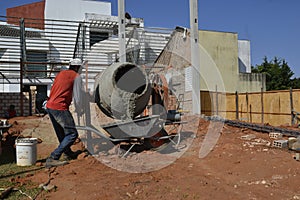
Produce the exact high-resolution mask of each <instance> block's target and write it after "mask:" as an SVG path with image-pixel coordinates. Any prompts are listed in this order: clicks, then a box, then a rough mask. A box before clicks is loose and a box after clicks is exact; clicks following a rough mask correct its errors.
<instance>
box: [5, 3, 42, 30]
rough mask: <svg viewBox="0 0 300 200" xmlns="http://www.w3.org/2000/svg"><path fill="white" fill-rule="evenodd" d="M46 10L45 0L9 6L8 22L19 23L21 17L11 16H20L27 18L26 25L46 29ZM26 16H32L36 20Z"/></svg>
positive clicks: (7, 10) (7, 12)
mask: <svg viewBox="0 0 300 200" xmlns="http://www.w3.org/2000/svg"><path fill="white" fill-rule="evenodd" d="M44 11H45V0H43V1H40V2H36V3H31V4H26V5H23V6H17V7H13V8H7V9H6V16H7V23H9V24H16V25H19V19H16V18H10V17H18V18H24V19H25V26H26V27H30V28H38V29H44ZM26 18H31V19H34V20H30V19H26ZM36 19H38V20H36Z"/></svg>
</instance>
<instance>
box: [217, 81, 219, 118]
mask: <svg viewBox="0 0 300 200" xmlns="http://www.w3.org/2000/svg"><path fill="white" fill-rule="evenodd" d="M216 115H219V100H218V86H217V85H216Z"/></svg>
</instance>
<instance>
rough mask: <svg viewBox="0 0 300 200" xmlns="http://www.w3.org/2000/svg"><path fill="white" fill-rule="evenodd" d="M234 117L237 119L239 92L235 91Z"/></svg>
mask: <svg viewBox="0 0 300 200" xmlns="http://www.w3.org/2000/svg"><path fill="white" fill-rule="evenodd" d="M235 119H236V120H238V119H239V94H238V92H237V91H236V92H235Z"/></svg>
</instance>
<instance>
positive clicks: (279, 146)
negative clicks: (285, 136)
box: [272, 140, 288, 149]
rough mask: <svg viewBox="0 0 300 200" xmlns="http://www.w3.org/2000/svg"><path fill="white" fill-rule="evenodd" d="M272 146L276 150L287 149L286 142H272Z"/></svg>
mask: <svg viewBox="0 0 300 200" xmlns="http://www.w3.org/2000/svg"><path fill="white" fill-rule="evenodd" d="M272 146H273V147H277V148H282V149H283V148H287V146H288V140H274V141H273V144H272Z"/></svg>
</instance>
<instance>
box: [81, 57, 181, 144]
mask: <svg viewBox="0 0 300 200" xmlns="http://www.w3.org/2000/svg"><path fill="white" fill-rule="evenodd" d="M158 79H159V80H160V82H164V83H165V80H164V78H163V77H161V78H160V77H159V76H154V78H153V77H152V79H151V80H150V78H149V76H148V74H147V73H146V70H145V68H144V67H140V66H137V65H135V64H132V63H115V64H113V65H111V66H109V67H108V68H107V69H106V70H104V71H103V72H102V73H101V75H100V76H99V77H98V78H97V79H96V80H95V88H94V91H95V103H96V104H97V105H98V107H99V108H100V110H101V111H102V112H103V113H104V114H105V115H106V116H108V117H110V118H114V119H116V120H115V121H116V122H113V123H109V124H105V125H102V126H101V130H95V129H93V128H91V127H77V128H78V129H81V128H82V129H85V130H90V131H93V132H96V133H97V134H99V135H100V136H102V137H105V138H107V139H109V140H110V141H112V142H114V143H120V142H127V143H128V144H129V145H131V147H130V149H131V148H133V147H134V146H135V145H136V144H140V145H144V146H145V147H146V148H157V147H160V146H162V145H163V144H166V143H168V142H169V141H170V138H171V137H174V136H172V135H170V134H169V133H168V132H167V131H166V129H165V127H166V126H168V125H174V124H176V125H178V124H180V123H181V120H180V119H179V120H178V117H175V116H178V113H177V112H174V110H172V111H171V112H169V111H168V109H167V107H166V101H165V100H166V99H167V98H166V96H165V95H166V94H168V92H167V86H166V83H165V84H164V86H163V87H161V85H160V84H157V83H156V82H157V80H158ZM162 88H163V89H164V90H165V91H164V92H161V91H159V90H160V89H162ZM162 93H164V96H161V94H162ZM149 106H150V107H151V109H149ZM146 110H147V112H145V111H146ZM108 135H109V136H108ZM130 149H129V150H130Z"/></svg>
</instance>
